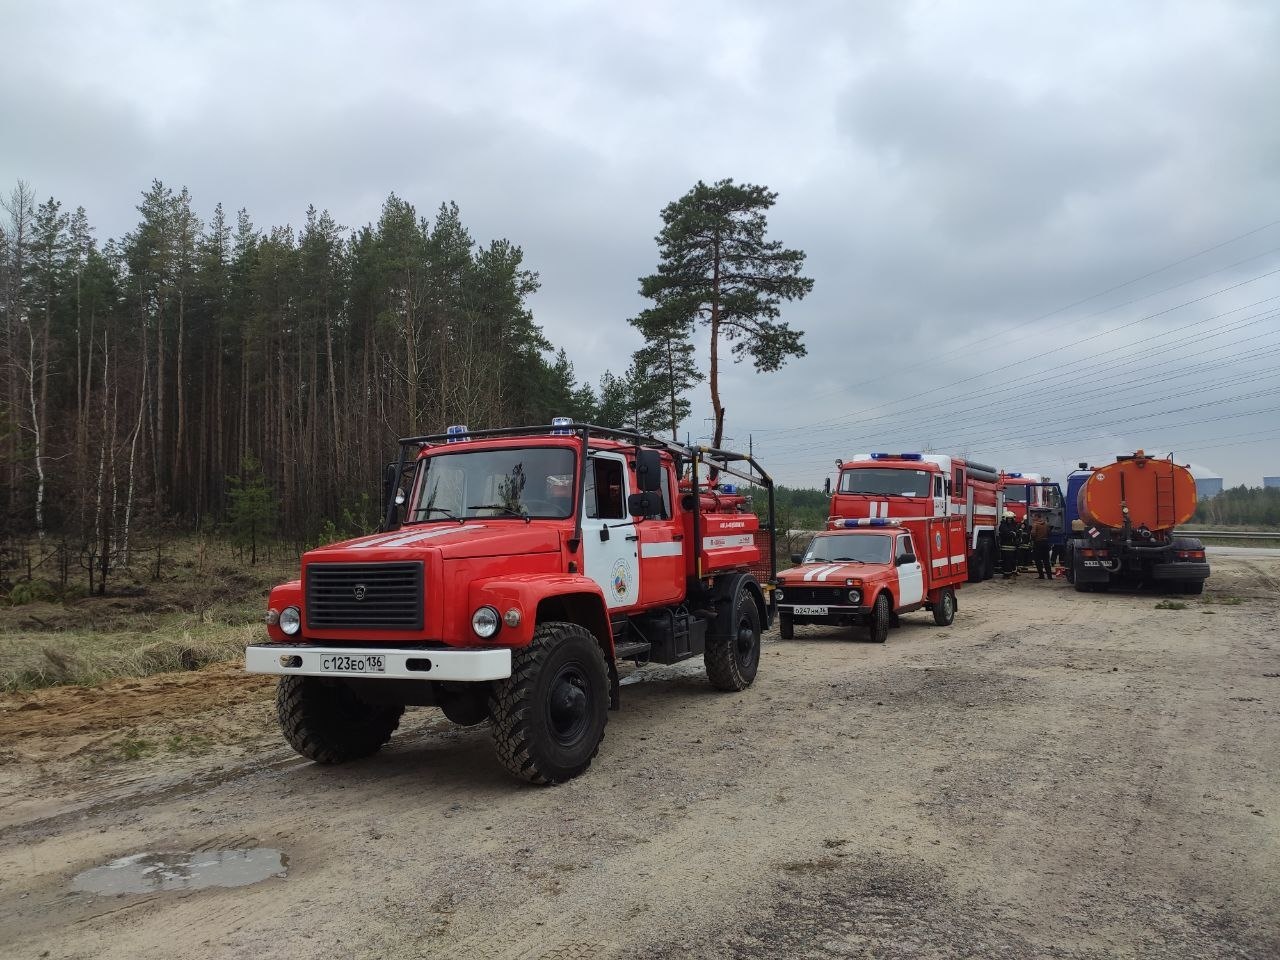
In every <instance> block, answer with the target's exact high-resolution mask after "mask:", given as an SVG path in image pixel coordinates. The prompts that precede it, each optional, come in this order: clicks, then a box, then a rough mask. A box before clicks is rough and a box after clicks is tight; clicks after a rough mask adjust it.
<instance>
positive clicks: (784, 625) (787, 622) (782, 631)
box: [778, 610, 796, 640]
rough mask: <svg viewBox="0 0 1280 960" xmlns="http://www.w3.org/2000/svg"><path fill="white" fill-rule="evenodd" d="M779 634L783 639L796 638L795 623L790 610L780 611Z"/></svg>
mask: <svg viewBox="0 0 1280 960" xmlns="http://www.w3.org/2000/svg"><path fill="white" fill-rule="evenodd" d="M778 636H779V637H781V638H782V639H783V640H794V639H795V636H796V627H795V623H794V622H793V621H792V619H791V611H790V610H779V611H778Z"/></svg>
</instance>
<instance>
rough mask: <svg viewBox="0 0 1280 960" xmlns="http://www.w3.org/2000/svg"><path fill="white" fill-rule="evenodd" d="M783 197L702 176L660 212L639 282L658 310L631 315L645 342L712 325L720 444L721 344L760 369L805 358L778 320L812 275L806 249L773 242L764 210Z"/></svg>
mask: <svg viewBox="0 0 1280 960" xmlns="http://www.w3.org/2000/svg"><path fill="white" fill-rule="evenodd" d="M777 198H778V195H777V194H776V193H773V192H772V191H770V190H769V189H768V188H767V187H762V186H756V185H753V184H736V183H734V182H733V181H732V180H720V181H718V182H716V183H714V184H711V185H710V186H708V185H707V184H705V183H703V182H702V181H701V180H699V181H698V182H697V183H696V184H695V185H694V187H693V189H692V190H690V191H689V192H688V193H686V194H685V195H684V196H683V197H681V198H680V199H679V200H676V201H674V202H672V203H669V204H668V205H667V206H666V207H665V208H664V209H663V211H662V223H663V226H662V232H661V233H659V234H658V236H657V238H656V240H657V243H658V250H659V256H660V260H659V263H658V270H657V272H656V273H654V274H651V275H649V276H647V277H642V278H641V279H640V293H641V294H642V295H643V296H645V297H648V298H650V299H651V300H653V301H654V306H653V307H651V308H649V309H648V310H646V311H644V312H643V313H642V314H641V315H640V316H639V317H637V318H636V319H635V320H634V321H632V322H633V323H634V324H635V325H636V326H637V327H638V328H639V329H640V330H641V332H642V333H644V334H646V341H647V342H650V343H653V342H657V341H659V340H666V341H668V342H669V343H671V344H677V345H678V344H681V343H683V342H685V341H687V340H688V339H689V337H690V328H691V327H692V325H693V324H694V323H695V322H700V323H702V324H704V325H705V326H707V327H709V328H710V351H709V353H710V356H709V365H708V381H709V384H710V388H711V408H712V411H713V413H714V414H715V436H714V439H713V441H712V445H713V446H719V445H720V443H721V441H722V439H723V437H724V405H723V404H722V403H721V402H720V341H721V339H722V338H723V339H724V340H725V341H726V342H727V343H728V344H730V345H731V346H730V349H731V352H732V355H733V358H734V360H735V362H737V361H741V360H742V359H744V358H745V357H750V358H751V360H752V363H753V364H754V366H755V368H756V370H757V372H760V373H768V372H772V371H774V370H777V369H779V368H780V367H781V366H782V365H783V364H784V363H786V361H787V360H788V358H790V357H802V356H804V355H805V348H804V343H803V342H802V339H801V338H802V333H801V332H800V331H798V330H792V329H791V328H790V326H789V325H788V324H787V323H785V322H783V321H780V320H779V319H778V317H779V316H780V311H779V309H778V307H779V304H780V303H781V302H782V301H784V300H787V301H790V300H799V299H802V298H804V297H805V296H806V295H808V293H809V292H810V291H811V290H812V289H813V281H812V280H811V279H809V278H807V277H803V276H801V275H800V269H801V267H803V266H804V260H805V254H804V252H803V251H801V250H789V249H784V248H783V246H782V244H781V243H779V242H777V241H774V240H766V239H765V232H766V230H767V229H768V221H767V220H766V218H765V211H767V210H768V209H769V208H770V207H772V206H773V204H774V203H775V202H776V200H777Z"/></svg>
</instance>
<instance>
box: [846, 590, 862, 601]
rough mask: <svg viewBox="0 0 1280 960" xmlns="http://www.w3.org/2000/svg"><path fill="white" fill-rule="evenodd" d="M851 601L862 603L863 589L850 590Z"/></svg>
mask: <svg viewBox="0 0 1280 960" xmlns="http://www.w3.org/2000/svg"><path fill="white" fill-rule="evenodd" d="M849 602H850V603H861V602H862V591H861V590H850V591H849Z"/></svg>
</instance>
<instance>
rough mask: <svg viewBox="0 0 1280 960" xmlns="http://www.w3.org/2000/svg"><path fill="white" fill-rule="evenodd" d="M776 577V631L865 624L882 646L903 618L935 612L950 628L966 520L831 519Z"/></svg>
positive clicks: (964, 574) (788, 633) (964, 567)
mask: <svg viewBox="0 0 1280 960" xmlns="http://www.w3.org/2000/svg"><path fill="white" fill-rule="evenodd" d="M829 527H830V529H828V530H824V531H823V532H821V533H818V534H816V535H815V536H814V538H813V539H812V540H811V541H810V542H809V546H808V548H807V549H806V550H805V552H804V553H803V554H798V553H797V554H792V556H791V562H792V563H794V564H796V566H794V567H792V568H791V569H789V570H783V571H782V572H780V573H779V574H778V589H777V591H776V593H775V595H776V597H777V602H778V632H779V633H780V634H781V636H782V639H783V640H790V639H791V638H792V637H793V636H794V635H795V627H796V626H799V625H802V624H827V625H830V626H852V625H865V626H866V627H868V629H869V631H870V636H871V640H872V642H874V643H884V642H885V640H886V639H887V638H888V635H889V628H890V627H891V626H897V625H898V617H899V615H900V614H903V613H909V612H911V611H912V610H920V609H924V610H930V611H932V612H933V619H934V622H935V623H937V624H938V625H939V626H944V627H945V626H949V625H950V624H951V622H952V621H953V620H954V619H955V615H956V609H957V604H956V591H957V590H959V589H960V586H961V584H963V583H964V582H965V580H966V579H968V575H969V569H968V563H967V552H968V551H967V549H966V536H965V525H964V518H963V517H959V516H952V517H911V518H902V519H894V518H891V517H878V518H875V519H862V520H832V521H830V523H829Z"/></svg>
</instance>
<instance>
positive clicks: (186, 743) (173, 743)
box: [164, 733, 213, 757]
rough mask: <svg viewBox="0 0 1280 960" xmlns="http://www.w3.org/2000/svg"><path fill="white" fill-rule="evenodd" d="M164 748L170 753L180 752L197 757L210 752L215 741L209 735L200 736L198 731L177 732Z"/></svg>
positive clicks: (166, 742)
mask: <svg viewBox="0 0 1280 960" xmlns="http://www.w3.org/2000/svg"><path fill="white" fill-rule="evenodd" d="M164 748H165V750H167V751H168V752H169V753H179V754H182V755H184V756H188V757H195V756H199V755H201V754H205V753H208V752H209V751H210V750H211V749H212V748H213V741H212V740H210V739H209V738H208V737H202V736H200V734H198V733H193V734H182V733H175V734H174V735H173V736H171V737H170V738H169V739H168V740H166V741H165V745H164Z"/></svg>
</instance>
